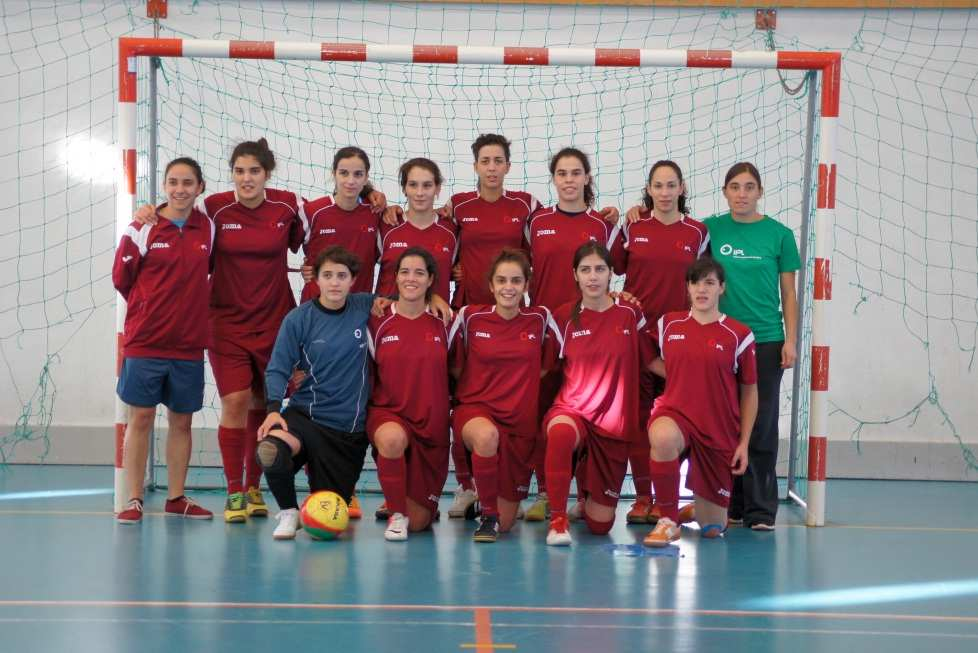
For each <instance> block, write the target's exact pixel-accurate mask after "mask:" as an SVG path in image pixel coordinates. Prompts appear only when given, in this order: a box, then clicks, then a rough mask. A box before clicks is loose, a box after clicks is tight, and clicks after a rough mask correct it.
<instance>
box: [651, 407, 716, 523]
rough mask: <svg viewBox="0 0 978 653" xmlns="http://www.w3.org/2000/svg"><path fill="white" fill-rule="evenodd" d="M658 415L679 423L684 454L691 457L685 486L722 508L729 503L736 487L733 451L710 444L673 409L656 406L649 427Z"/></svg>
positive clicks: (691, 424)
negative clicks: (732, 467)
mask: <svg viewBox="0 0 978 653" xmlns="http://www.w3.org/2000/svg"><path fill="white" fill-rule="evenodd" d="M658 417H668V418H670V419H672V420H673V421H674V422H676V424H677V425H679V431H680V432H681V433H682V434H683V442H684V443H685V446H686V450H685V451H684V452H683V455H684V456H685V457H688V458H689V469H688V471H687V473H686V489H688V490H689V491H690V492H692V493H693V494H695V495H696V496H700V497H703V498H704V499H706V500H707V501H709V502H710V503H715V504H716V505H718V506H720V507H723V508H726V507H727V506H729V505H730V492H731V491H732V490H733V470H731V468H730V461H731V460H732V459H733V454H734V450H733V449H717V448H716V447H712V446H708V445H707V444H706V443H708V442H710V438H707V437H706V436H705V435H704V434H703V433H702V432H700V430H699V429H697V428H696V427H695V426H693V423H692V422H690V421H689V420H688V419H686V418H685V417H684V416H683V415H681V414H680V413H678V412H676V411H674V410H671V409H669V408H656V409H655V410H654V411H653V412H652V416H651V417H650V418H649V426H651V425H652V422H653V420H655V419H656V418H658Z"/></svg>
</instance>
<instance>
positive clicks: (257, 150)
mask: <svg viewBox="0 0 978 653" xmlns="http://www.w3.org/2000/svg"><path fill="white" fill-rule="evenodd" d="M242 156H253V157H255V159H256V160H257V161H258V165H260V166H261V167H262V168H264V170H265V172H266V173H268V172H271V171H272V170H274V169H275V155H274V154H272V150H271V149H270V148H269V147H268V141H266V140H265V139H264V138H259V139H258V140H257V141H244V142H243V143H238V144H237V145H236V146H235V147H234V149H233V150H232V151H231V159H230V161H229V162H228V163H230V165H231V169H232V170H233V169H234V162H235V161H237V160H238V158H239V157H242Z"/></svg>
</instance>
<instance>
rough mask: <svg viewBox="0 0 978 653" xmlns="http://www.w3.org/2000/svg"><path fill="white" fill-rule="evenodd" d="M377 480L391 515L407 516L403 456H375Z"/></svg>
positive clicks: (405, 469) (405, 474) (405, 463)
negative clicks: (396, 513)
mask: <svg viewBox="0 0 978 653" xmlns="http://www.w3.org/2000/svg"><path fill="white" fill-rule="evenodd" d="M377 479H378V480H379V481H380V489H382V490H383V491H384V501H385V502H386V503H387V510H389V511H390V513H391V514H394V513H395V512H399V513H401V514H402V515H406V514H407V461H405V460H404V456H400V457H399V458H384V456H382V455H378V456H377Z"/></svg>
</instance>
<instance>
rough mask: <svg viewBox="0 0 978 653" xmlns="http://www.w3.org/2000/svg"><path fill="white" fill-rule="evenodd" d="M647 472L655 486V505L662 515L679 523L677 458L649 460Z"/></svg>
mask: <svg viewBox="0 0 978 653" xmlns="http://www.w3.org/2000/svg"><path fill="white" fill-rule="evenodd" d="M649 473H650V476H651V477H652V485H653V486H654V487H655V505H657V506H659V511H660V513H661V514H662V516H663V517H668V518H669V519H671V520H672V521H674V522H676V523H677V524H678V523H679V459H678V458H677V459H675V460H667V461H665V462H659V461H658V460H650V461H649Z"/></svg>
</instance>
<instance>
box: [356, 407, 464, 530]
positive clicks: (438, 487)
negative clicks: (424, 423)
mask: <svg viewBox="0 0 978 653" xmlns="http://www.w3.org/2000/svg"><path fill="white" fill-rule="evenodd" d="M387 422H394V423H395V424H397V425H398V426H400V427H401V428H402V429H404V432H405V433H407V436H408V447H407V450H406V451H405V452H404V461H405V463H406V464H407V495H408V497H409V498H410V499H411V500H412V501H414V502H415V503H417V504H419V505H421V506H424V507H425V508H428V509H429V510H431V514H432V515H434V514H435V511H436V510H438V500H439V499H440V498H441V491H442V490H443V489H444V488H445V480H446V479H447V478H448V454H449V451H450V449H451V448H450V447H449V445H448V438H447V437H439V438H437V439H433V438H428V437H423V436H421V435H418V432H417V431H415V429H414V428H413V427H412V426H411V425H410V424H408V423H407V422H406V421H404V420H403V419H401V418H400V417H399V416H398V415H397V414H395V413H392V412H390V411H386V410H384V409H382V408H371V409H370V410H369V411H368V412H367V438H369V440H370V444H371V445H374V447H376V445H375V444H374V434H375V433H376V432H377V429H378V428H380V427H381V425H383V424H386V423H387ZM445 435H447V434H445Z"/></svg>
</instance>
